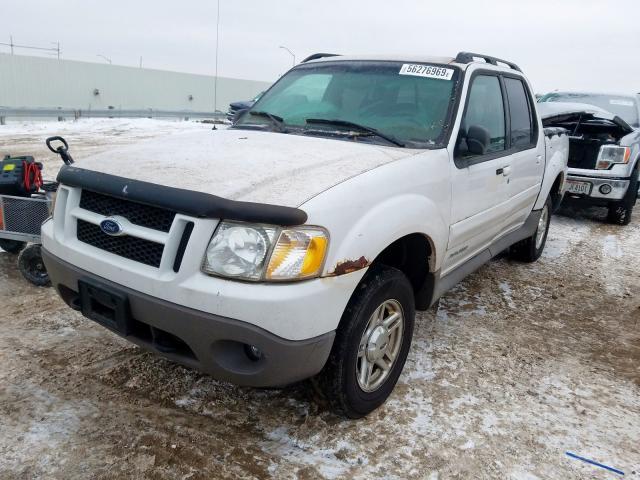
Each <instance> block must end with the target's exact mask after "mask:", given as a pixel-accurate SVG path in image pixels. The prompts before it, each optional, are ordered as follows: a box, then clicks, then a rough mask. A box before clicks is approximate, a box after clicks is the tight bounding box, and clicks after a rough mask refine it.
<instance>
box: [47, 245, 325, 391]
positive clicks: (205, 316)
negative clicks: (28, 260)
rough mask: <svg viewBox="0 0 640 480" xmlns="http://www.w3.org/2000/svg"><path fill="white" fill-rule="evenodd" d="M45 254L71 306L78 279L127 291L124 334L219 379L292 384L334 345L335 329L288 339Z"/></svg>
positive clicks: (319, 362)
mask: <svg viewBox="0 0 640 480" xmlns="http://www.w3.org/2000/svg"><path fill="white" fill-rule="evenodd" d="M42 256H43V259H44V262H45V265H46V267H47V271H48V272H49V276H50V278H51V282H52V284H53V286H54V287H55V288H56V290H57V291H58V293H59V294H60V296H61V297H62V298H63V300H64V301H65V302H66V303H67V304H68V305H69V306H71V307H72V308H74V309H76V310H79V308H80V307H79V305H80V302H79V293H78V292H79V286H78V281H79V280H82V281H90V282H92V283H94V284H99V285H103V286H104V287H106V288H109V289H112V290H115V291H117V292H119V293H122V294H123V295H125V296H126V298H127V300H128V306H129V310H130V319H131V323H132V326H133V328H132V329H131V332H130V334H128V335H126V336H124V338H126V339H127V340H129V341H131V342H133V343H135V344H137V345H139V346H141V347H143V348H146V349H148V350H151V351H154V352H156V353H158V354H160V355H162V356H164V357H166V358H168V359H170V360H173V361H176V362H178V363H182V364H184V365H187V366H189V367H193V368H197V369H199V370H202V371H203V372H206V373H208V374H211V375H212V376H214V377H215V378H217V379H220V380H224V381H228V382H232V383H235V384H238V385H247V386H255V387H266V386H281V385H286V384H290V383H293V382H296V381H299V380H302V379H305V378H308V377H311V376H313V375H315V374H316V373H318V372H319V371H320V370H321V369H322V367H323V366H324V364H325V362H326V360H327V358H328V356H329V353H330V351H331V347H332V345H333V340H334V337H335V332H328V333H325V334H323V335H320V336H317V337H314V338H311V339H307V340H295V341H294V340H287V339H284V338H281V337H278V336H276V335H274V334H272V333H269V332H267V331H266V330H263V329H261V328H259V327H257V326H255V325H252V324H250V323H246V322H242V321H239V320H234V319H231V318H226V317H222V316H219V315H214V314H211V313H205V312H202V311H199V310H194V309H191V308H187V307H184V306H181V305H177V304H174V303H170V302H167V301H165V300H162V299H159V298H156V297H152V296H150V295H147V294H144V293H141V292H139V291H136V290H132V289H130V288H126V287H123V286H121V285H118V284H116V283H114V282H111V281H109V280H106V279H104V278H101V277H99V276H97V275H95V274H92V273H89V272H87V271H85V270H81V269H80V268H77V267H75V266H73V265H71V264H69V263H67V262H65V261H64V260H62V259H60V258H58V257H56V256H55V255H53V254H51V253H50V252H48V251H47V250H45V249H43V250H42ZM115 333H118V334H120V333H119V332H117V331H116V332H115ZM121 336H123V335H121ZM248 345H253V346H255V347H257V348H258V349H259V350H260V351H261V352H262V356H261V358H259V359H257V360H256V359H255V358H253V359H252V358H251V357H250V355H248V353H247V346H248Z"/></svg>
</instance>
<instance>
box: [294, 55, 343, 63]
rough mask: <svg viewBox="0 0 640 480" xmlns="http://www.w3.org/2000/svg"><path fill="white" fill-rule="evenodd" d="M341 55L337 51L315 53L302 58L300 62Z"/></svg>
mask: <svg viewBox="0 0 640 480" xmlns="http://www.w3.org/2000/svg"><path fill="white" fill-rule="evenodd" d="M339 56H340V55H339V54H337V53H314V54H313V55H309V56H308V57H307V58H305V59H304V60H302V62H300V63H307V62H310V61H311V60H318V59H320V58H326V57H339Z"/></svg>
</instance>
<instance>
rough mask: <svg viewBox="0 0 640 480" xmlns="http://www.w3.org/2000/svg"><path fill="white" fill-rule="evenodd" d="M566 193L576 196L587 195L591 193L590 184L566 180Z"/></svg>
mask: <svg viewBox="0 0 640 480" xmlns="http://www.w3.org/2000/svg"><path fill="white" fill-rule="evenodd" d="M567 192H569V193H576V194H578V195H589V194H590V193H591V183H590V182H577V181H575V180H567Z"/></svg>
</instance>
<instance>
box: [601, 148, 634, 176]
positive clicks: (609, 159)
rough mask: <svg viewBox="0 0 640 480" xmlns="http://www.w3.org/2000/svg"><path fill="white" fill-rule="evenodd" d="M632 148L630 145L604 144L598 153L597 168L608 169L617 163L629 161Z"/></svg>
mask: <svg viewBox="0 0 640 480" xmlns="http://www.w3.org/2000/svg"><path fill="white" fill-rule="evenodd" d="M630 157H631V149H630V148H629V147H618V146H616V145H603V146H602V147H600V152H599V153H598V161H597V163H596V168H597V169H598V170H607V169H608V168H609V167H611V165H613V164H615V163H629V158H630Z"/></svg>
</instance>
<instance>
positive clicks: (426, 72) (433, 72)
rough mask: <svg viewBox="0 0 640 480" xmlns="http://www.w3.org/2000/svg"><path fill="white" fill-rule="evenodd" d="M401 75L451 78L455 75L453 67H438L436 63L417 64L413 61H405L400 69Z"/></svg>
mask: <svg viewBox="0 0 640 480" xmlns="http://www.w3.org/2000/svg"><path fill="white" fill-rule="evenodd" d="M400 75H414V76H416V77H426V78H439V79H441V80H451V77H453V69H452V68H444V67H436V66H435V65H415V64H413V63H405V64H404V65H402V68H401V69H400Z"/></svg>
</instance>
